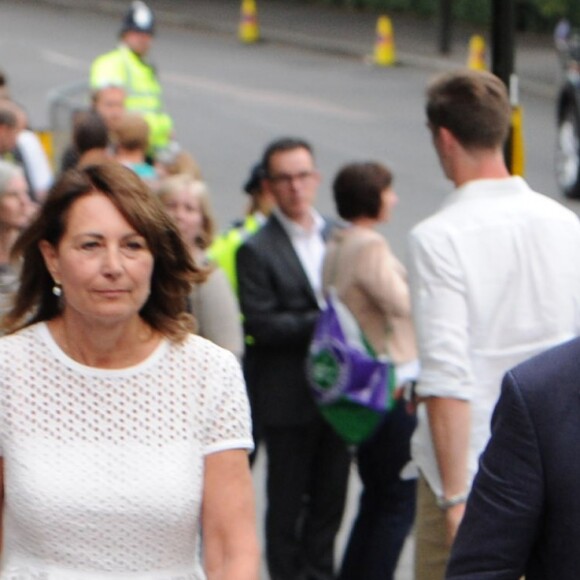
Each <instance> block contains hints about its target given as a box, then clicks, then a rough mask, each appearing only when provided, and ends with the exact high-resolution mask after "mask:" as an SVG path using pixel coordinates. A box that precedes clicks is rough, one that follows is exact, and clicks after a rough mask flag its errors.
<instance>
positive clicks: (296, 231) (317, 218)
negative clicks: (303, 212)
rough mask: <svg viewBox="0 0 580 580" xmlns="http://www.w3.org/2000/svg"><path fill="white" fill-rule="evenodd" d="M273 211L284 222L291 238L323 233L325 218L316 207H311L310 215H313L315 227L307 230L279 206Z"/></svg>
mask: <svg viewBox="0 0 580 580" xmlns="http://www.w3.org/2000/svg"><path fill="white" fill-rule="evenodd" d="M273 213H274V215H275V216H276V217H277V218H278V220H279V221H280V223H281V224H282V227H283V228H284V229H285V230H286V233H287V234H288V237H289V238H290V239H296V238H301V237H306V236H311V235H312V234H314V233H318V234H320V235H322V230H323V229H324V219H323V217H322V216H321V215H320V214H319V213H318V211H317V210H315V209H314V208H310V215H311V216H312V220H313V224H314V227H313V228H312V229H311V230H307V229H306V228H305V227H303V226H301V225H300V224H299V223H296V222H295V221H293V220H291V219H290V218H289V217H288V216H287V215H286V214H284V213H283V212H282V211H281V210H280V208H279V207H276V208H274V210H273Z"/></svg>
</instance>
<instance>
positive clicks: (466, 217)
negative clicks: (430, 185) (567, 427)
mask: <svg viewBox="0 0 580 580" xmlns="http://www.w3.org/2000/svg"><path fill="white" fill-rule="evenodd" d="M426 109H427V119H428V125H429V128H430V130H431V134H432V138H433V144H434V147H435V150H436V151H437V154H438V157H439V160H440V162H441V166H442V168H443V171H444V173H445V175H446V177H448V178H449V179H450V180H451V181H452V182H453V184H454V185H455V187H456V189H455V191H454V192H453V193H452V194H451V195H450V196H449V197H448V199H447V200H446V201H445V203H444V205H443V207H442V209H441V210H440V211H439V212H437V213H436V214H435V215H433V216H431V217H430V218H428V219H426V220H425V221H423V222H421V223H420V224H419V225H417V226H416V227H415V228H414V229H413V230H412V232H411V234H410V241H409V243H410V257H411V264H410V266H411V290H412V295H413V306H414V316H415V324H416V329H417V335H418V344H419V353H420V359H421V367H422V371H421V376H420V380H419V384H418V386H417V390H416V394H417V396H418V397H419V400H420V401H422V402H421V403H420V404H419V406H418V427H417V430H416V432H415V434H414V436H413V441H412V450H413V457H414V459H415V460H416V462H417V464H418V467H419V470H420V474H421V477H420V481H419V491H418V504H417V522H416V579H417V580H427V579H428V580H438V579H440V578H443V577H444V573H445V566H446V562H447V558H448V555H449V547H450V545H451V543H452V541H453V538H454V536H455V533H456V531H457V527H458V525H459V522H460V521H461V518H462V517H463V511H464V505H465V500H466V498H467V494H468V492H469V489H470V486H471V483H472V479H473V477H474V475H475V472H476V470H477V462H478V458H479V455H480V453H481V452H482V451H483V448H484V447H485V445H486V443H487V441H488V439H489V424H490V418H491V413H492V411H493V408H494V405H495V403H496V401H497V398H498V396H499V387H500V382H501V377H502V375H503V374H504V373H505V372H506V371H507V370H508V369H509V368H511V367H513V366H514V365H516V364H518V363H519V362H521V361H523V360H524V359H526V358H529V357H530V356H533V355H535V354H537V353H539V352H541V351H543V350H546V349H547V348H548V347H550V346H552V345H554V344H558V343H561V342H563V341H565V340H567V339H570V338H571V337H573V336H575V335H577V334H578V332H579V330H580V261H579V260H578V259H577V258H576V251H577V248H578V247H579V244H580V222H579V221H578V218H577V216H575V215H574V214H573V213H572V212H570V211H569V210H567V209H565V208H564V207H562V206H561V205H560V204H558V203H557V202H555V201H554V200H551V199H548V198H547V197H545V196H543V195H541V194H538V193H535V192H533V191H532V190H531V189H530V188H529V187H528V185H527V184H526V183H525V182H524V181H523V180H522V179H521V178H519V177H512V176H510V174H509V172H508V169H507V167H506V165H505V162H504V157H503V145H504V142H505V140H506V138H507V135H508V132H509V126H510V117H511V106H510V104H509V99H508V95H507V92H506V90H505V87H504V85H503V83H502V82H501V81H500V80H499V79H498V78H497V77H495V76H494V75H492V74H491V73H487V72H481V71H468V70H465V71H458V72H452V73H446V74H443V75H440V76H438V77H437V78H436V79H435V80H434V81H433V82H432V83H431V84H430V86H429V88H428V91H427V107H426Z"/></svg>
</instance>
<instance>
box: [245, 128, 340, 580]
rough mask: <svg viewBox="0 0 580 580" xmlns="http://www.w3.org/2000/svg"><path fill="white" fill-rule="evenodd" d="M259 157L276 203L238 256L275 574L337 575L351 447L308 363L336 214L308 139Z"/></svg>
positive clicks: (284, 578)
mask: <svg viewBox="0 0 580 580" xmlns="http://www.w3.org/2000/svg"><path fill="white" fill-rule="evenodd" d="M262 167H263V169H264V178H263V181H262V185H263V187H264V188H266V189H268V190H269V191H270V193H271V194H272V196H273V197H274V199H275V200H276V203H277V207H276V209H274V211H273V212H272V214H271V215H270V217H269V218H268V221H267V222H266V223H265V224H264V226H263V227H262V228H261V229H260V230H259V231H258V232H257V233H256V234H255V235H253V236H251V237H249V238H248V239H247V240H246V241H245V242H244V243H243V244H242V245H241V246H240V248H239V250H238V252H237V256H236V258H237V274H238V282H239V297H240V303H241V307H242V314H243V316H244V330H245V333H246V336H249V337H251V341H250V344H248V345H247V347H246V350H247V354H246V363H245V370H246V373H247V379H248V384H249V385H251V387H252V389H253V390H254V391H255V392H254V393H253V394H252V397H253V399H254V400H253V403H254V409H255V412H256V413H257V415H258V421H259V422H260V424H261V426H262V429H263V437H264V442H265V444H266V449H267V453H268V462H267V466H268V467H267V469H268V474H267V507H266V529H265V536H266V556H267V562H268V570H269V573H270V578H271V579H272V580H296V579H297V578H317V579H320V580H331V579H333V578H335V574H334V542H335V539H336V534H337V532H338V530H339V528H340V523H341V520H342V514H343V509H344V503H345V499H346V491H347V482H348V475H349V468H350V454H349V452H348V450H347V448H346V445H345V444H344V442H343V441H342V440H341V439H340V437H339V436H338V435H337V434H336V433H335V432H334V430H333V429H332V427H330V425H329V424H328V423H327V422H326V421H325V420H324V419H323V417H322V415H321V414H320V411H319V410H318V408H317V407H316V405H315V403H314V399H313V397H312V396H311V394H310V390H309V383H308V379H307V377H306V369H305V366H306V365H305V363H306V353H307V351H308V345H309V342H310V337H311V335H312V332H313V330H314V325H315V324H316V320H317V318H318V315H319V313H320V307H321V305H322V304H323V303H324V302H323V296H322V276H321V274H322V259H323V255H324V242H325V239H326V238H327V236H328V234H329V231H330V229H331V227H332V222H331V221H330V220H327V219H325V218H323V217H322V216H321V215H320V214H319V213H318V212H317V211H316V210H315V209H314V200H315V197H316V193H317V190H318V186H319V183H320V174H319V173H318V170H317V169H316V165H315V163H314V155H313V152H312V147H311V146H310V144H309V143H307V142H306V141H304V140H303V139H295V138H282V139H279V140H276V141H274V142H272V143H270V144H269V145H268V146H267V147H266V150H265V152H264V155H263V158H262Z"/></svg>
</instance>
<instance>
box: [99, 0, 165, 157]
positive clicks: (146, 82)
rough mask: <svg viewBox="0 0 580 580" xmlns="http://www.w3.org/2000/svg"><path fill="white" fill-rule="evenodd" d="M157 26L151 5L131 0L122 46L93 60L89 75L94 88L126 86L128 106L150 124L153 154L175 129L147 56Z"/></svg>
mask: <svg viewBox="0 0 580 580" xmlns="http://www.w3.org/2000/svg"><path fill="white" fill-rule="evenodd" d="M154 30H155V19H154V16H153V12H152V11H151V9H150V8H149V7H148V6H147V5H146V4H145V3H144V2H141V1H140V0H135V1H134V2H132V3H131V6H130V8H129V10H128V12H127V13H126V15H125V18H124V19H123V24H122V27H121V31H120V39H121V42H120V44H119V46H118V47H117V48H116V49H115V50H112V51H111V52H108V53H106V54H103V55H101V56H99V57H97V58H96V59H95V60H94V62H93V64H92V66H91V76H90V84H91V88H92V90H93V91H96V90H99V89H102V88H103V87H107V86H120V87H123V88H124V89H125V91H126V94H127V97H126V101H125V106H126V108H127V110H129V111H135V112H138V113H141V114H143V116H144V117H145V120H146V121H147V123H148V124H149V127H150V136H149V144H150V153H152V154H153V153H154V152H155V151H157V150H160V149H163V148H165V147H167V145H168V144H169V142H170V140H171V134H172V129H173V121H172V120H171V117H170V116H169V115H168V114H167V113H166V112H165V110H164V107H163V99H162V91H161V85H160V84H159V80H158V78H157V73H156V70H155V67H153V66H152V65H151V64H150V63H149V62H147V61H146V60H145V57H146V56H147V53H148V52H149V49H150V48H151V41H152V39H153V33H154Z"/></svg>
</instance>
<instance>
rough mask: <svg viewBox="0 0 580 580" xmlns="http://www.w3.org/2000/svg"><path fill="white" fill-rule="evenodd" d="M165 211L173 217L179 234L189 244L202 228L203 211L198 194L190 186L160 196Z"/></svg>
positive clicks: (192, 243) (191, 243) (193, 243)
mask: <svg viewBox="0 0 580 580" xmlns="http://www.w3.org/2000/svg"><path fill="white" fill-rule="evenodd" d="M162 202H163V205H164V206H165V209H166V210H167V213H168V214H169V215H170V216H171V217H172V218H173V220H174V221H175V223H176V225H177V229H178V230H179V232H180V234H181V236H182V237H183V239H184V240H185V242H186V243H187V244H189V245H191V246H193V245H195V241H196V239H197V237H198V236H200V235H201V234H202V233H203V232H202V228H203V211H202V207H201V202H200V200H199V196H198V195H197V194H196V193H195V192H194V191H192V190H191V188H190V187H184V188H182V189H180V190H179V191H177V192H175V193H170V194H166V195H164V196H163V197H162Z"/></svg>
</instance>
